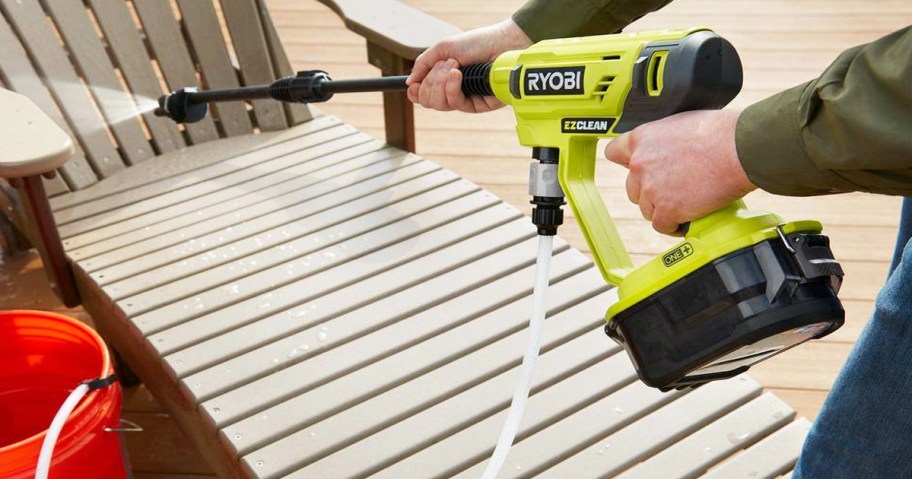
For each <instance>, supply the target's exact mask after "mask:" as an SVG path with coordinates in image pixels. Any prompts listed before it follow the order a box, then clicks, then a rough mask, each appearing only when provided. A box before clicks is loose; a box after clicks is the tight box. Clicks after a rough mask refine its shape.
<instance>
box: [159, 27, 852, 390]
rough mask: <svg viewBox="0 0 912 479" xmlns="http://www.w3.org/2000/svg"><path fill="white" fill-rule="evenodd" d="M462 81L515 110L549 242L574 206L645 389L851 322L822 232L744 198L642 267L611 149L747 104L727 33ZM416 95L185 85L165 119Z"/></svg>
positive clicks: (346, 85) (530, 58) (679, 33)
mask: <svg viewBox="0 0 912 479" xmlns="http://www.w3.org/2000/svg"><path fill="white" fill-rule="evenodd" d="M462 72H463V91H464V92H465V93H466V94H467V95H495V96H496V97H497V98H498V99H500V100H501V101H502V102H504V103H506V104H509V105H511V106H512V107H513V111H514V113H515V115H516V119H517V126H516V131H517V134H518V136H519V139H520V142H521V143H522V144H523V145H526V146H531V147H533V149H532V151H533V158H534V160H535V161H533V162H532V164H531V166H530V185H529V189H530V194H531V196H532V203H533V205H534V208H533V211H532V221H533V223H535V225H536V226H537V227H538V231H539V234H543V235H553V234H555V233H556V231H557V227H558V226H559V225H560V224H562V222H563V212H562V210H561V206H562V205H563V204H564V199H565V198H566V200H567V201H568V202H569V203H570V206H571V208H572V209H573V212H574V214H575V216H576V218H577V220H578V222H579V225H580V228H581V230H582V232H583V235H584V236H585V238H586V241H587V242H588V244H589V247H590V250H591V252H592V255H593V258H594V260H595V263H596V265H597V266H598V267H599V269H600V271H601V273H602V275H603V277H604V278H605V280H606V281H607V282H608V283H611V284H614V285H617V286H618V288H617V293H618V301H617V302H615V303H614V304H613V305H611V307H610V308H609V309H608V312H607V314H606V319H607V325H606V327H605V331H606V333H607V334H608V336H610V337H611V338H612V339H614V340H615V341H617V342H618V343H619V344H620V345H622V346H623V347H624V349H625V350H626V351H627V353H628V354H629V356H630V358H631V360H632V361H633V364H634V366H635V368H636V371H637V373H638V375H639V377H640V378H641V379H642V380H643V381H644V382H645V383H646V384H648V385H650V386H653V387H657V388H659V389H661V390H663V391H664V390H669V389H674V388H684V387H692V386H697V385H700V384H703V383H705V382H707V381H712V380H716V379H724V378H729V377H732V376H735V375H737V374H740V373H741V372H743V371H745V370H747V369H748V368H749V367H750V366H751V365H753V364H756V363H757V362H760V361H763V360H764V359H767V358H769V357H771V356H773V355H775V354H778V353H780V352H782V351H785V350H787V349H789V348H792V347H794V346H796V345H798V344H801V343H803V342H805V341H808V340H810V339H815V338H820V337H822V336H825V335H827V334H829V333H831V332H832V331H834V330H836V329H837V328H839V327H840V326H841V325H842V324H843V321H844V316H845V313H844V310H843V308H842V305H841V303H840V301H839V299H838V298H837V292H838V291H839V287H840V284H841V282H842V277H843V272H842V269H841V267H840V265H839V263H838V262H837V261H836V260H835V259H834V258H833V253H832V251H831V250H830V247H829V240H828V238H827V237H826V236H824V235H822V234H821V231H822V227H821V225H820V223H819V222H817V221H808V220H805V221H792V222H785V221H784V220H783V219H782V218H780V217H779V216H778V215H775V214H772V213H766V212H757V211H751V210H748V209H747V208H746V207H745V205H744V202H743V201H741V200H739V201H735V202H733V203H731V204H729V205H727V206H726V207H724V208H722V209H721V210H719V211H717V212H714V213H712V214H710V215H707V216H706V217H703V218H700V219H697V220H695V221H692V222H691V223H689V224H687V225H682V232H683V239H682V240H681V241H680V242H679V243H678V244H676V245H675V246H673V247H671V248H670V249H668V250H667V251H665V252H663V253H662V254H661V255H659V256H658V257H656V258H653V259H652V260H650V261H648V262H647V263H645V264H643V265H642V266H640V267H639V268H635V269H634V268H633V264H632V262H631V260H630V256H629V255H628V253H627V250H626V248H625V246H624V244H623V242H622V241H621V239H620V236H619V234H618V232H617V230H616V228H615V227H614V224H613V222H612V220H611V217H610V216H609V214H608V211H607V208H606V207H605V204H604V202H603V201H602V199H601V197H600V196H599V192H598V189H597V188H596V185H595V181H594V178H595V159H596V148H597V142H598V140H599V139H602V138H610V137H615V136H618V135H620V134H621V133H624V132H627V131H630V130H632V129H633V128H635V127H637V126H639V125H641V124H643V123H646V122H649V121H653V120H658V119H660V118H663V117H666V116H669V115H672V114H674V113H678V112H683V111H688V110H701V109H718V108H722V107H723V106H725V105H726V104H728V102H730V101H731V100H732V99H733V98H734V97H735V96H736V95H737V93H738V92H739V91H740V89H741V81H742V73H741V63H740V59H739V58H738V54H737V52H736V51H735V49H734V48H733V47H732V45H731V44H730V43H729V42H728V41H726V40H725V39H723V38H721V37H720V36H718V35H716V34H715V33H713V32H712V31H710V30H708V29H705V28H693V29H689V30H664V31H658V32H646V33H637V34H617V35H603V36H593V37H582V38H570V39H560V40H546V41H542V42H539V43H537V44H535V45H532V46H531V47H529V48H527V49H525V50H517V51H510V52H505V53H503V54H501V55H500V56H499V57H498V58H497V59H496V60H495V61H493V62H491V63H486V64H479V65H470V66H466V67H464V68H462ZM404 88H405V77H383V78H379V79H369V80H348V81H333V80H331V79H330V78H329V76H328V75H327V74H326V73H325V72H322V71H311V72H301V73H299V74H298V75H297V76H294V77H288V78H284V79H280V80H277V81H276V82H275V83H273V84H271V85H263V86H261V87H244V88H243V89H236V90H214V91H208V92H206V91H188V90H186V89H185V90H178V91H176V92H172V94H170V95H166V96H164V97H162V99H161V100H160V105H161V108H160V109H159V111H158V112H157V113H158V114H160V115H167V116H170V117H172V118H174V119H176V120H178V121H181V118H183V121H191V120H192V119H194V118H195V119H196V120H198V119H200V118H202V117H203V116H205V114H206V112H205V106H204V105H205V102H209V101H225V100H238V99H253V98H265V97H271V98H275V99H278V100H282V101H298V102H319V101H326V100H328V99H329V98H330V97H331V96H332V95H333V94H334V93H342V92H349V91H377V90H401V89H404ZM200 105H203V106H202V107H201V106H200Z"/></svg>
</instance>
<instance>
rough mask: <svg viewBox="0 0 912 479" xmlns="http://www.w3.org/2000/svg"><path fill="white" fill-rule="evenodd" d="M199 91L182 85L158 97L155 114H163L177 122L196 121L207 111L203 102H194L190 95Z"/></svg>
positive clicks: (204, 116)
mask: <svg viewBox="0 0 912 479" xmlns="http://www.w3.org/2000/svg"><path fill="white" fill-rule="evenodd" d="M197 92H199V89H198V88H196V87H184V88H180V89H178V90H174V91H172V92H171V93H168V94H167V95H162V96H161V97H159V99H158V108H156V109H155V111H154V112H153V113H154V114H155V116H164V117H168V118H170V119H172V120H174V121H175V122H177V123H196V122H198V121H200V120H202V119H203V118H206V114H208V113H209V106H208V105H207V104H206V103H205V102H199V103H197V102H194V101H193V97H192V95H193V94H194V93H197Z"/></svg>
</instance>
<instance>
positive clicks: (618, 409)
mask: <svg viewBox="0 0 912 479" xmlns="http://www.w3.org/2000/svg"><path fill="white" fill-rule="evenodd" d="M616 356H618V357H619V358H620V359H622V360H623V361H620V360H619V361H618V362H617V363H615V364H613V366H614V367H615V368H617V369H618V370H617V371H606V370H602V374H601V377H600V378H598V379H596V381H605V378H607V377H611V375H618V374H624V375H629V377H630V378H631V381H632V382H631V383H630V385H628V386H627V387H625V388H624V389H622V390H620V391H618V392H616V393H614V394H612V395H610V396H607V397H604V398H602V399H601V400H599V401H597V402H595V403H593V404H590V405H588V406H586V407H585V408H584V409H582V410H580V411H578V412H576V413H575V414H573V415H571V416H569V417H567V418H565V419H563V420H562V421H560V422H558V423H555V424H552V425H549V426H550V427H548V428H547V429H544V430H542V431H540V432H538V433H536V434H535V435H533V436H531V437H528V438H525V439H524V440H522V442H519V443H518V444H517V443H515V442H514V445H513V447H512V448H511V449H510V454H509V455H508V456H507V461H506V462H505V463H504V466H503V469H501V473H500V476H498V477H499V478H501V479H506V478H511V477H529V476H531V475H535V474H537V473H540V472H541V471H543V470H545V469H547V468H548V467H551V466H553V465H554V464H556V463H558V462H560V461H561V460H562V459H565V458H567V457H569V456H571V455H573V454H575V453H576V452H579V451H580V450H582V449H584V448H585V447H587V446H591V445H593V444H594V443H596V442H598V441H599V440H600V439H603V438H604V437H606V436H608V435H610V434H612V433H614V432H616V431H618V430H619V429H621V428H623V427H625V426H627V425H628V424H630V423H632V422H633V421H636V420H637V419H639V418H641V417H643V416H645V415H647V414H649V413H651V412H653V411H655V410H656V409H658V408H660V407H662V406H664V405H666V404H668V403H669V402H671V401H673V400H675V399H677V398H678V397H680V395H681V392H680V391H673V392H668V393H662V392H660V391H659V390H657V389H655V388H651V387H649V386H646V385H645V384H643V383H642V382H640V381H639V380H636V381H634V380H635V379H636V372H635V371H634V370H633V366H632V365H631V364H630V359H629V358H628V356H627V354H626V353H624V354H618V355H616ZM496 417H497V419H499V420H500V424H502V423H503V420H504V418H505V417H506V411H504V412H503V413H501V414H500V415H498V416H496ZM490 429H496V428H490ZM489 437H490V438H496V437H497V432H496V431H495V432H494V433H493V434H492V435H490V436H489ZM521 439H522V438H521ZM488 441H489V443H488V444H486V446H487V447H486V448H485V449H484V452H485V453H486V454H483V455H482V456H481V458H482V460H481V461H479V462H477V463H476V464H475V466H473V467H471V468H469V469H467V470H465V471H462V472H461V473H460V474H458V475H455V476H454V477H460V478H476V477H480V476H481V473H482V472H483V471H484V468H485V467H486V466H487V462H488V460H489V458H490V455H491V452H492V451H493V450H494V443H493V442H491V439H488ZM606 452H608V453H610V451H606ZM475 457H477V455H476V456H475ZM406 462H407V461H406ZM400 470H401V469H400ZM417 470H420V469H412V471H417ZM447 475H451V474H447ZM387 477H390V476H387Z"/></svg>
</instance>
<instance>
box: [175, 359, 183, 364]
mask: <svg viewBox="0 0 912 479" xmlns="http://www.w3.org/2000/svg"><path fill="white" fill-rule="evenodd" d="M174 364H184V361H183V360H180V359H178V360H177V361H174Z"/></svg>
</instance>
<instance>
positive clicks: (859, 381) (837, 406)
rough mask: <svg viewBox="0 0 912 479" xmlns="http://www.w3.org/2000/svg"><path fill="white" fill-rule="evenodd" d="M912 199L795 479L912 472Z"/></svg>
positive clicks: (891, 475)
mask: <svg viewBox="0 0 912 479" xmlns="http://www.w3.org/2000/svg"><path fill="white" fill-rule="evenodd" d="M910 238H912V198H906V199H905V200H904V201H903V210H902V219H901V221H900V227H899V238H898V240H897V245H896V252H895V253H894V257H893V264H892V265H891V266H890V274H889V276H888V277H887V282H886V284H885V285H884V287H883V289H882V290H881V291H880V294H878V296H877V301H876V303H875V306H874V314H873V316H872V317H871V320H870V321H869V322H868V324H867V326H865V329H864V331H862V333H861V336H860V337H859V338H858V342H857V343H856V344H855V348H854V349H853V350H852V353H851V354H850V355H849V358H848V360H846V364H845V366H843V368H842V371H841V372H840V373H839V376H838V377H837V378H836V382H835V383H834V384H833V389H832V390H831V391H830V394H829V396H827V398H826V401H825V402H824V404H823V408H822V409H821V410H820V414H819V416H818V417H817V421H815V422H814V425H813V426H812V427H811V431H810V433H809V434H808V437H807V439H806V440H805V442H804V449H803V450H802V452H801V457H800V458H799V459H798V464H797V465H796V466H795V472H794V474H793V475H792V477H793V479H799V478H800V479H818V478H820V479H838V478H848V479H855V478H864V479H866V478H873V479H881V478H884V479H893V478H909V477H912V239H910Z"/></svg>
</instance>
